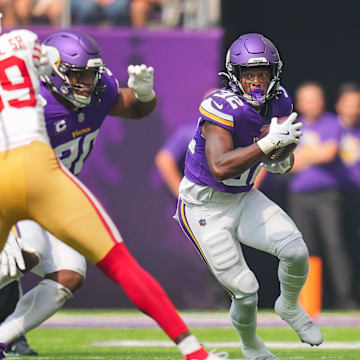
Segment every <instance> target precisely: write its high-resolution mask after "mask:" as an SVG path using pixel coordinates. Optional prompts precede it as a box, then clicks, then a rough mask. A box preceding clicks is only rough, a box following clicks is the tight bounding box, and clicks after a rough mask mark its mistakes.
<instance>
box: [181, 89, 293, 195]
mask: <svg viewBox="0 0 360 360" xmlns="http://www.w3.org/2000/svg"><path fill="white" fill-rule="evenodd" d="M280 89H281V93H282V94H281V96H280V97H279V98H278V99H274V100H271V101H269V102H267V103H266V104H267V105H266V106H269V107H270V108H269V113H268V114H267V117H266V119H265V118H264V117H263V116H262V115H260V113H259V112H258V111H256V110H255V108H253V107H252V106H251V105H249V104H248V103H247V102H246V101H245V100H243V99H241V98H240V97H239V96H238V95H237V94H236V93H234V92H233V91H231V90H230V89H228V88H223V89H219V90H216V91H215V92H213V93H211V94H210V95H208V96H207V97H206V98H205V99H204V100H203V101H202V103H201V104H200V108H199V111H200V118H199V120H198V127H197V130H196V133H195V136H194V138H193V140H192V141H191V142H190V144H189V148H188V151H187V154H186V160H185V176H186V177H187V178H188V179H189V180H191V181H192V182H194V183H196V184H200V185H205V186H211V187H213V188H214V189H216V190H219V191H222V192H229V193H240V192H245V191H249V190H250V189H251V188H252V186H253V184H254V181H255V178H256V175H257V174H258V172H259V171H260V162H259V163H257V164H255V165H254V166H252V167H251V168H250V169H248V170H247V171H245V172H244V173H242V174H241V175H240V176H238V177H236V178H233V179H227V180H224V181H218V180H216V179H215V178H214V176H213V175H212V173H211V171H210V169H209V166H208V163H207V160H206V155H205V142H206V140H205V139H204V138H203V137H202V136H201V128H202V125H203V123H204V121H210V122H212V123H214V124H216V125H218V126H221V127H223V128H225V129H227V130H229V131H230V132H231V134H232V139H233V143H234V148H239V147H246V146H249V145H251V144H253V143H254V142H256V141H257V140H259V136H260V133H261V128H262V127H263V126H264V124H266V123H268V122H269V121H270V119H271V118H272V117H274V116H277V117H281V116H288V115H290V114H291V112H292V109H293V105H292V101H291V99H290V97H289V95H288V94H287V92H286V90H285V89H284V88H282V87H281V88H280Z"/></svg>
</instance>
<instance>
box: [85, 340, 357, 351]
mask: <svg viewBox="0 0 360 360" xmlns="http://www.w3.org/2000/svg"><path fill="white" fill-rule="evenodd" d="M203 344H204V345H205V346H206V347H209V348H240V343H239V342H238V341H233V342H206V341H205V342H203ZM91 345H92V346H99V347H122V346H127V347H173V346H175V345H174V344H173V343H172V342H171V341H156V340H152V341H146V340H113V341H95V342H93V343H92V344H91ZM266 346H267V347H269V348H273V349H310V348H311V347H310V346H309V345H308V344H303V343H300V342H290V341H289V342H278V341H267V342H266ZM312 349H358V350H360V341H354V342H350V341H349V342H344V341H343V342H340V341H328V342H325V343H323V344H321V345H320V347H312Z"/></svg>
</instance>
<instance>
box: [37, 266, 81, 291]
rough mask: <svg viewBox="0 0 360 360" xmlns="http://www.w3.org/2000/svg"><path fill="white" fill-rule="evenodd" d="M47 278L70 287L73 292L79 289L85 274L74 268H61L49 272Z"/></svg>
mask: <svg viewBox="0 0 360 360" xmlns="http://www.w3.org/2000/svg"><path fill="white" fill-rule="evenodd" d="M44 278H45V279H50V280H53V281H55V282H57V283H59V284H61V285H62V286H64V287H66V288H67V289H69V290H70V291H71V292H72V293H73V292H75V291H76V290H78V289H79V288H80V287H81V286H82V284H83V283H84V280H85V278H84V276H83V275H81V274H79V273H78V272H76V271H73V270H59V271H56V272H54V273H51V274H47V275H45V277H44Z"/></svg>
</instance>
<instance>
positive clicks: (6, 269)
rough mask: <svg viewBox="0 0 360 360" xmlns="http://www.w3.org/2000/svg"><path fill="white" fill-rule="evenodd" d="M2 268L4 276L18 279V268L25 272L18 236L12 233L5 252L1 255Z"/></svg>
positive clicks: (0, 263) (0, 264) (0, 265)
mask: <svg viewBox="0 0 360 360" xmlns="http://www.w3.org/2000/svg"><path fill="white" fill-rule="evenodd" d="M0 267H1V273H2V275H5V276H7V275H10V276H11V277H16V275H17V267H18V268H19V270H22V271H23V270H25V261H24V258H23V255H22V253H21V248H20V246H19V244H18V242H17V239H16V236H15V235H14V234H13V233H12V232H10V234H9V237H8V239H7V241H6V244H5V247H4V249H3V251H2V252H1V253H0Z"/></svg>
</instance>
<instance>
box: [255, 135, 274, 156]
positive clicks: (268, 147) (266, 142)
mask: <svg viewBox="0 0 360 360" xmlns="http://www.w3.org/2000/svg"><path fill="white" fill-rule="evenodd" d="M256 143H257V144H258V145H259V148H260V149H261V151H262V152H263V153H264V154H265V155H267V154H269V153H270V152H271V151H273V150H274V149H275V148H276V145H274V144H273V143H272V142H271V141H270V139H269V138H268V137H267V136H265V137H264V138H262V139H260V140H259V141H257V142H256Z"/></svg>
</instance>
